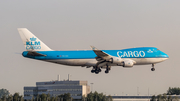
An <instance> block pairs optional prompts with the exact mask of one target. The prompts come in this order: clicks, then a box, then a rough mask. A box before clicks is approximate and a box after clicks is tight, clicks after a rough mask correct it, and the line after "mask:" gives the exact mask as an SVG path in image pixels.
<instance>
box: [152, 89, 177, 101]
mask: <svg viewBox="0 0 180 101" xmlns="http://www.w3.org/2000/svg"><path fill="white" fill-rule="evenodd" d="M176 95H180V88H179V87H174V88H171V87H169V89H168V90H167V93H164V94H159V95H157V96H155V95H153V96H152V97H151V101H179V97H178V96H176Z"/></svg>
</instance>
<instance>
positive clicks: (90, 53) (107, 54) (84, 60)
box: [18, 28, 169, 74]
mask: <svg viewBox="0 0 180 101" xmlns="http://www.w3.org/2000/svg"><path fill="white" fill-rule="evenodd" d="M18 31H19V34H20V36H21V39H22V41H23V44H24V46H25V49H26V51H24V52H23V53H22V55H23V56H24V57H26V58H31V59H36V60H42V61H46V62H52V63H57V64H62V65H69V66H82V67H87V68H90V67H92V70H91V72H92V73H96V74H98V73H99V72H101V69H106V70H105V73H109V71H110V70H111V67H112V66H122V67H124V68H130V67H133V66H134V65H148V64H151V65H152V68H151V70H152V71H155V68H154V64H156V63H159V62H162V61H165V60H167V59H168V58H169V56H168V55H167V54H165V53H164V52H162V51H160V50H159V49H157V48H155V47H137V48H128V49H121V50H99V49H97V48H95V47H94V46H91V48H92V50H69V51H56V50H52V49H50V48H49V47H48V46H46V45H45V44H44V43H43V42H42V41H41V40H39V39H38V38H37V37H36V36H35V35H33V34H32V33H31V32H30V31H29V30H28V29H26V28H18Z"/></svg>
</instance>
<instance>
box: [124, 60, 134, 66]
mask: <svg viewBox="0 0 180 101" xmlns="http://www.w3.org/2000/svg"><path fill="white" fill-rule="evenodd" d="M133 65H134V63H133V61H131V60H125V61H124V62H123V67H133Z"/></svg>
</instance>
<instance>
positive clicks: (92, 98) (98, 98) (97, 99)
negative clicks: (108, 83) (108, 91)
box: [82, 91, 112, 101]
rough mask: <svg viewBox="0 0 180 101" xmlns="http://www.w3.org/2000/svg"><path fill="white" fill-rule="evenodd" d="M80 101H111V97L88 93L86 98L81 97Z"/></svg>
mask: <svg viewBox="0 0 180 101" xmlns="http://www.w3.org/2000/svg"><path fill="white" fill-rule="evenodd" d="M82 101H112V96H110V95H109V96H108V97H107V96H106V95H104V94H103V93H98V92H96V91H95V92H94V93H92V92H90V93H89V94H88V95H87V97H84V96H83V97H82Z"/></svg>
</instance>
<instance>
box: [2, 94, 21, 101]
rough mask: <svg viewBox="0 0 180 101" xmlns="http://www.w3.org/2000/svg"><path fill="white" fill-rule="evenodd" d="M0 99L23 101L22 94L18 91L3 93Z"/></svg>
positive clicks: (4, 100) (3, 100)
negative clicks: (10, 93) (9, 93)
mask: <svg viewBox="0 0 180 101" xmlns="http://www.w3.org/2000/svg"><path fill="white" fill-rule="evenodd" d="M0 101H24V99H23V96H22V95H19V93H14V95H5V94H3V96H2V97H1V99H0Z"/></svg>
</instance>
